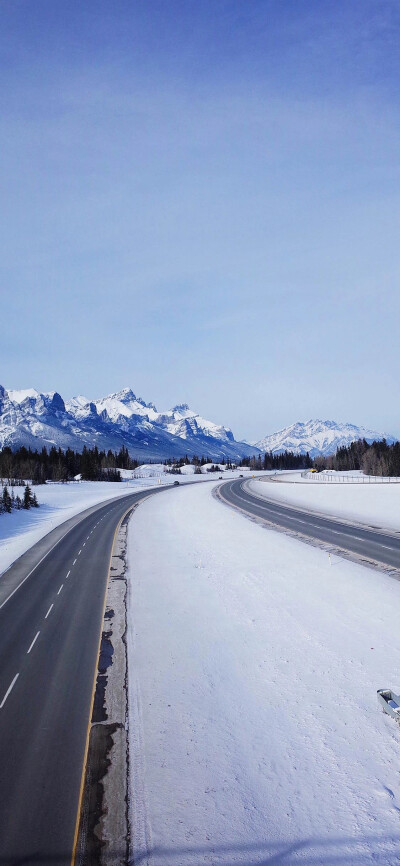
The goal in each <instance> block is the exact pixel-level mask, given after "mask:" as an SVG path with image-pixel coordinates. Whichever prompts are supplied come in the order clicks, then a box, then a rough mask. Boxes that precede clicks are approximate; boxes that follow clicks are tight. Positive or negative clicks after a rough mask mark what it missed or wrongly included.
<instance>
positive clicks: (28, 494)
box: [23, 484, 33, 509]
mask: <svg viewBox="0 0 400 866" xmlns="http://www.w3.org/2000/svg"><path fill="white" fill-rule="evenodd" d="M32 499H33V497H32V490H31V488H30V487H29V484H25V491H24V501H23V508H26V509H28V508H30V507H31V505H32Z"/></svg>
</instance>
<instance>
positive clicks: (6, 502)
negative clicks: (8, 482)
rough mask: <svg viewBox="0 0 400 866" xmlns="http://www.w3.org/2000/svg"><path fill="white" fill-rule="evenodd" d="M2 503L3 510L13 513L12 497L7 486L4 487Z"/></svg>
mask: <svg viewBox="0 0 400 866" xmlns="http://www.w3.org/2000/svg"><path fill="white" fill-rule="evenodd" d="M2 505H3V511H5V512H6V513H7V514H11V511H12V499H11V496H10V494H9V492H8V489H7V487H4V489H3V496H2Z"/></svg>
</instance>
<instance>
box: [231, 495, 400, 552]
mask: <svg viewBox="0 0 400 866" xmlns="http://www.w3.org/2000/svg"><path fill="white" fill-rule="evenodd" d="M248 483H249V482H248V481H247V480H244V481H242V480H241V479H239V480H235V481H228V482H226V483H225V484H221V486H220V487H219V489H218V495H219V497H220V498H221V499H222V500H223V501H224V502H226V503H227V504H228V505H231V506H233V507H235V508H238V509H240V510H241V511H242V512H245V513H246V514H249V515H251V516H253V517H257V518H259V519H261V520H264V521H266V522H268V523H271V524H275V525H276V526H279V527H281V528H283V529H289V530H290V531H291V532H296V533H299V534H300V535H303V536H306V537H307V538H310V539H314V540H316V541H322V542H324V543H325V544H328V545H331V546H332V547H337V548H340V549H342V550H345V551H348V552H349V553H351V554H354V555H356V556H357V557H361V558H362V559H365V560H372V561H373V562H375V563H379V564H380V565H384V566H389V567H391V568H400V535H396V534H394V533H390V532H389V531H388V532H386V531H385V530H379V529H372V528H369V527H367V526H360V525H359V524H352V523H349V522H347V521H343V522H342V521H341V520H340V519H339V518H334V517H323V516H320V515H319V514H314V513H313V512H311V511H306V510H305V509H301V508H297V507H293V506H289V505H282V504H281V503H280V502H276V501H274V499H273V498H271V499H267V498H264V496H261V495H260V496H257V495H256V494H255V493H254V492H251V491H250V490H249V489H248Z"/></svg>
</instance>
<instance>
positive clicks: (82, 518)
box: [0, 488, 168, 866]
mask: <svg viewBox="0 0 400 866" xmlns="http://www.w3.org/2000/svg"><path fill="white" fill-rule="evenodd" d="M165 489H166V488H156V489H153V490H148V491H141V492H139V493H135V494H132V495H131V496H130V495H128V496H123V497H120V498H118V499H117V500H115V499H114V500H111V501H109V502H107V503H105V504H104V503H103V504H101V505H99V506H97V507H92V508H90V509H88V510H87V511H86V512H83V514H81V515H79V516H78V517H76V518H73V519H72V520H70V521H68V522H67V523H66V524H64V526H63V527H59V528H58V529H57V530H56V531H54V532H53V533H51V534H50V535H49V536H48V537H47V539H44V540H42V542H40V543H38V545H35V547H34V548H32V549H31V551H29V552H28V554H26V555H25V556H24V557H21V559H20V560H18V561H17V562H16V563H15V564H14V565H13V566H12V567H11V568H10V569H8V571H7V572H5V574H4V575H3V576H2V578H1V580H0V662H1V663H0V864H7V866H17V864H18V866H42V864H43V866H70V863H71V856H72V849H73V841H74V831H75V824H76V818H77V807H78V799H79V790H80V782H81V775H82V768H83V760H84V751H85V741H86V733H87V727H88V722H89V714H90V709H91V695H92V685H93V678H94V673H95V670H96V667H97V652H98V642H99V634H100V628H101V623H102V613H103V605H104V595H105V590H106V586H107V576H108V568H109V562H110V554H111V549H112V544H113V538H114V532H115V529H116V527H117V525H118V523H119V521H120V519H121V517H122V516H123V514H124V513H125V512H126V511H127V509H128V508H129V507H130V506H132V505H134V504H135V503H137V502H139V501H140V500H141V499H143V498H145V497H147V496H151V495H154V494H155V493H160V492H161V491H162V490H165ZM167 489H168V488H167ZM53 545H54V546H53Z"/></svg>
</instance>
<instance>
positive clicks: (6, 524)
mask: <svg viewBox="0 0 400 866" xmlns="http://www.w3.org/2000/svg"><path fill="white" fill-rule="evenodd" d="M153 469H154V467H153V466H150V465H149V467H148V471H147V472H146V471H143V477H141V478H137V479H132V480H127V481H124V482H122V483H120V482H115V483H114V482H101V481H81V482H71V483H68V484H62V483H57V484H53V483H51V484H49V483H48V484H44V485H40V486H39V487H34V488H33V490H34V491H35V493H36V496H37V498H38V501H39V503H40V508H32V509H30V510H29V511H24V510H21V511H13V512H12V514H0V576H1V574H3V572H4V571H5V570H6V569H7V568H8V567H9V566H10V565H11V563H12V562H14V561H15V560H16V559H17V558H18V557H19V556H21V555H22V554H23V553H25V551H26V550H28V549H29V548H30V547H31V546H32V545H33V544H36V542H37V541H39V539H41V538H43V536H44V535H46V534H47V533H48V532H51V530H52V529H54V528H55V527H56V526H59V525H60V523H64V521H65V520H68V519H69V518H70V517H73V516H74V515H75V514H79V513H80V512H81V511H84V510H85V508H90V507H91V506H92V505H97V504H98V503H99V502H104V501H105V500H106V499H112V498H113V497H114V496H127V495H128V494H130V493H135V492H136V491H138V490H147V489H150V488H151V487H155V486H157V485H158V484H159V483H162V484H163V485H164V484H174V482H175V481H176V480H179V483H180V484H184V483H187V482H189V481H196V482H202V481H208V480H209V478H210V476H209V475H208V476H207V477H205V476H202V475H194V476H192V477H190V478H189V477H187V478H185V477H181V476H179V475H178V476H176V475H168V474H167V475H163V476H162V478H160V473H159V472H157V471H154V473H153ZM122 471H124V470H122ZM237 475H238V472H230V473H227V476H226V477H227V478H228V477H237ZM1 490H2V488H1V487H0V492H1ZM18 491H19V488H15V492H16V493H18ZM22 491H23V488H22ZM19 492H20V491H19Z"/></svg>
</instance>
